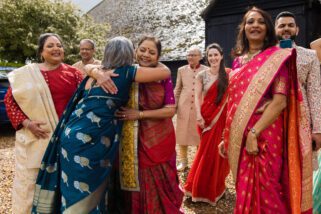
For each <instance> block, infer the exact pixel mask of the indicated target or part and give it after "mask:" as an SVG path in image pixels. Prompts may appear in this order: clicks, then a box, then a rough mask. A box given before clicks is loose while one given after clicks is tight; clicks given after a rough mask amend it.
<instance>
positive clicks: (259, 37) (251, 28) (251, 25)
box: [244, 11, 267, 44]
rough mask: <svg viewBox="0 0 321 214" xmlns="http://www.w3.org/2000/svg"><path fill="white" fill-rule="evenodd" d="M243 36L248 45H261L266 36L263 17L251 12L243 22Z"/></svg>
mask: <svg viewBox="0 0 321 214" xmlns="http://www.w3.org/2000/svg"><path fill="white" fill-rule="evenodd" d="M244 30H245V36H246V38H247V39H248V41H249V43H251V42H255V43H262V44H263V42H264V39H265V36H266V32H267V29H266V24H265V20H264V18H263V16H262V15H261V14H260V13H259V12H256V11H252V12H250V13H249V15H248V16H247V18H246V22H245V27H244Z"/></svg>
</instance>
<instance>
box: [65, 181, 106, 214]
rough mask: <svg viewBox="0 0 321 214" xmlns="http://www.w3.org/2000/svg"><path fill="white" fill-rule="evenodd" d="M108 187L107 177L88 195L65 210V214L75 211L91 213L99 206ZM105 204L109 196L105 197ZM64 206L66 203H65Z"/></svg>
mask: <svg viewBox="0 0 321 214" xmlns="http://www.w3.org/2000/svg"><path fill="white" fill-rule="evenodd" d="M106 188H107V179H105V180H104V181H103V182H102V184H101V185H100V186H99V187H98V188H97V189H96V190H95V191H94V192H92V193H90V194H89V195H88V196H87V197H85V198H84V199H82V200H81V201H78V202H77V203H75V204H73V205H71V206H70V207H68V208H67V209H65V210H64V211H63V214H74V213H84V214H85V213H90V212H91V211H92V210H93V209H94V208H95V207H97V206H98V205H99V203H100V201H101V200H102V197H103V196H105V195H104V193H105V192H106ZM104 200H105V204H107V200H108V198H107V197H105V198H104ZM63 206H64V204H63Z"/></svg>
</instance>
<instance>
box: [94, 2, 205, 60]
mask: <svg viewBox="0 0 321 214" xmlns="http://www.w3.org/2000/svg"><path fill="white" fill-rule="evenodd" d="M207 2H208V0H104V1H102V2H101V3H100V4H98V5H97V6H96V7H94V8H93V9H92V10H90V11H89V12H88V14H90V15H91V16H92V17H93V18H94V19H95V20H96V21H97V22H108V23H110V25H111V29H112V30H111V34H110V37H114V36H118V35H123V36H126V37H128V38H130V39H132V41H133V42H134V43H137V41H138V39H139V38H140V37H141V36H142V35H143V34H152V35H155V36H157V37H159V38H160V39H161V41H162V45H163V56H162V60H179V59H184V58H185V55H186V50H187V49H188V48H189V47H190V46H192V45H197V46H199V47H200V48H201V49H202V50H203V49H204V44H205V41H204V39H205V38H204V37H205V36H204V35H205V23H204V21H203V20H202V18H201V17H200V13H201V11H202V10H203V9H204V8H206V6H207V5H208V3H207Z"/></svg>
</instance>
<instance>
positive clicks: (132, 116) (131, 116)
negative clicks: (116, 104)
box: [115, 107, 140, 120]
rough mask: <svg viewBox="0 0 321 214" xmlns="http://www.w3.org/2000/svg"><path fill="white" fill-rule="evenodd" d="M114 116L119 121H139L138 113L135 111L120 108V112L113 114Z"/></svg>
mask: <svg viewBox="0 0 321 214" xmlns="http://www.w3.org/2000/svg"><path fill="white" fill-rule="evenodd" d="M115 116H116V117H118V118H119V120H139V119H140V118H139V111H138V110H136V109H131V108H126V107H121V108H120V110H118V111H116V112H115Z"/></svg>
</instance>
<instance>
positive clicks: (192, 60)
mask: <svg viewBox="0 0 321 214" xmlns="http://www.w3.org/2000/svg"><path fill="white" fill-rule="evenodd" d="M201 59H202V55H201V52H200V50H198V49H191V50H189V51H188V52H187V62H188V64H189V65H190V66H191V67H195V66H197V65H198V64H199V63H200V61H201Z"/></svg>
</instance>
